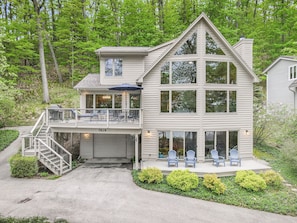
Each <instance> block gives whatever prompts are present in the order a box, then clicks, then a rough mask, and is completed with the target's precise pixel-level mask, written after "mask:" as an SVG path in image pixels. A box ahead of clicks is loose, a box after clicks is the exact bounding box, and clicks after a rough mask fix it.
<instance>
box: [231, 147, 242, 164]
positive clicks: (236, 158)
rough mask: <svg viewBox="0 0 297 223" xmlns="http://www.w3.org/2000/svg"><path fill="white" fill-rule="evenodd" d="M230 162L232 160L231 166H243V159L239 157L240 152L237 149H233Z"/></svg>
mask: <svg viewBox="0 0 297 223" xmlns="http://www.w3.org/2000/svg"><path fill="white" fill-rule="evenodd" d="M229 160H230V166H232V164H234V163H235V164H236V165H239V166H241V158H240V157H239V155H238V150H237V149H231V150H230V156H229Z"/></svg>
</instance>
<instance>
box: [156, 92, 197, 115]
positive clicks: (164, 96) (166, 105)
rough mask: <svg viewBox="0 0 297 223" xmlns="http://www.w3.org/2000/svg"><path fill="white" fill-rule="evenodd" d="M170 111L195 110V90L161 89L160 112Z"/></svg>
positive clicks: (185, 111)
mask: <svg viewBox="0 0 297 223" xmlns="http://www.w3.org/2000/svg"><path fill="white" fill-rule="evenodd" d="M170 95H171V96H170ZM170 98H171V100H169V99H170ZM170 111H171V112H172V113H192V112H196V91H191V90H190V91H161V112H170Z"/></svg>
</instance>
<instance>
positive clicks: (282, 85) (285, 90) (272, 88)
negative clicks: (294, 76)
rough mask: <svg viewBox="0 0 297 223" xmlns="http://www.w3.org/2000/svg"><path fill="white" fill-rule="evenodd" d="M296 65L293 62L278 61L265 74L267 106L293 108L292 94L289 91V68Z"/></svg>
mask: <svg viewBox="0 0 297 223" xmlns="http://www.w3.org/2000/svg"><path fill="white" fill-rule="evenodd" d="M294 64H296V62H294V61H288V60H280V61H279V62H278V63H277V64H276V65H275V66H274V67H272V68H271V69H270V70H269V71H268V74H267V103H268V105H271V104H275V105H280V104H283V105H288V106H292V107H293V106H294V93H293V92H292V91H290V90H289V85H290V84H291V83H292V82H293V81H289V76H288V69H289V66H291V65H294Z"/></svg>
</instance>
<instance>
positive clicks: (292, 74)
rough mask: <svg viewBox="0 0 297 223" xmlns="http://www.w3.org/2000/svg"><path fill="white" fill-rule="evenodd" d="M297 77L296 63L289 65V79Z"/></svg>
mask: <svg viewBox="0 0 297 223" xmlns="http://www.w3.org/2000/svg"><path fill="white" fill-rule="evenodd" d="M295 79H297V65H293V66H290V67H289V80H295Z"/></svg>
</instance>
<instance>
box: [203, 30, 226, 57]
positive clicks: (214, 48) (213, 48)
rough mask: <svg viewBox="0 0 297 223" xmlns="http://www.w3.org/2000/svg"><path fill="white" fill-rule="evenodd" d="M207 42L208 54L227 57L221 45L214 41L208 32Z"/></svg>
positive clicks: (206, 49)
mask: <svg viewBox="0 0 297 223" xmlns="http://www.w3.org/2000/svg"><path fill="white" fill-rule="evenodd" d="M205 41H206V44H205V45H206V48H205V52H206V54H216V55H225V54H224V52H223V50H222V49H221V48H220V47H219V45H218V44H217V43H216V42H215V41H214V39H213V38H212V37H211V35H210V34H209V33H208V32H206V36H205Z"/></svg>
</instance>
